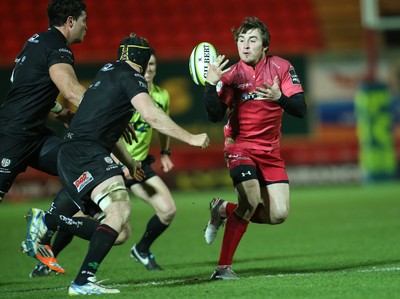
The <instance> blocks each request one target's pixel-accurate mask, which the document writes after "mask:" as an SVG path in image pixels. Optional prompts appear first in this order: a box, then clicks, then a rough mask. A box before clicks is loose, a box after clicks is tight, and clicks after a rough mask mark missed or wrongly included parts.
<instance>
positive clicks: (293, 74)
mask: <svg viewBox="0 0 400 299" xmlns="http://www.w3.org/2000/svg"><path fill="white" fill-rule="evenodd" d="M289 75H290V79H291V80H292V83H293V84H300V79H299V77H298V76H297V74H296V71H295V70H294V68H293V67H291V68H290V69H289Z"/></svg>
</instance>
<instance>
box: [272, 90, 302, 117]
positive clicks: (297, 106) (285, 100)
mask: <svg viewBox="0 0 400 299" xmlns="http://www.w3.org/2000/svg"><path fill="white" fill-rule="evenodd" d="M277 103H278V105H279V106H281V107H282V109H283V110H284V111H285V112H287V113H289V114H290V115H293V116H296V117H299V118H303V117H304V115H305V114H306V111H307V105H306V100H305V98H304V93H302V92H300V93H296V94H294V95H292V96H291V97H287V96H285V95H284V94H283V93H282V96H281V97H280V98H279V100H278V101H277Z"/></svg>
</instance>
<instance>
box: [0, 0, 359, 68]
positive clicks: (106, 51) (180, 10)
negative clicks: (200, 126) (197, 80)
mask: <svg viewBox="0 0 400 299" xmlns="http://www.w3.org/2000/svg"><path fill="white" fill-rule="evenodd" d="M86 2H87V6H88V32H87V36H86V39H85V42H84V44H82V45H76V46H73V47H74V53H75V56H76V62H77V63H97V62H103V61H108V60H109V59H114V58H115V49H116V46H117V45H118V43H119V41H120V40H121V39H122V37H124V36H125V35H127V34H129V33H130V32H135V33H137V34H138V35H140V36H144V37H146V38H148V40H149V42H150V43H151V45H152V46H154V47H155V48H156V49H157V51H158V53H159V58H160V59H163V60H165V59H166V60H175V59H187V58H188V57H189V55H190V52H191V50H192V48H193V47H194V45H196V44H197V43H199V42H201V41H209V42H212V43H213V44H215V46H216V47H217V48H218V50H219V51H220V52H221V53H225V54H227V55H235V54H236V49H235V47H233V45H234V44H233V37H232V34H231V32H230V29H231V27H232V26H235V27H238V26H239V25H240V23H241V21H242V20H243V18H244V17H245V16H253V15H254V16H257V17H259V18H260V19H261V20H263V21H264V22H266V23H267V24H268V26H269V28H270V31H271V35H272V41H273V44H272V48H271V51H272V52H274V53H281V54H282V53H284V54H297V55H298V54H304V53H309V52H315V51H319V50H321V49H322V48H323V46H324V43H323V42H324V40H325V38H324V32H322V31H321V29H323V28H324V27H320V26H319V24H320V23H321V20H324V19H326V18H325V17H323V16H322V17H320V16H319V13H328V14H329V13H330V10H329V8H328V9H323V8H322V9H320V8H319V6H321V5H323V3H324V2H329V1H315V3H314V2H313V1H311V0H288V1H266V0H248V1H241V0H231V1H228V2H226V1H221V0H210V1H206V2H204V1H200V0H191V1H184V0H166V1H158V0H147V1H143V2H141V3H140V5H139V4H138V3H137V2H136V1H126V0H125V1H117V2H116V1H112V0H100V1H93V0H88V1H86ZM339 2H343V3H347V2H346V1H339ZM349 2H350V3H353V5H351V4H346V7H352V6H354V7H353V8H352V9H351V11H353V12H356V11H357V7H358V1H354V0H353V1H349ZM320 3H321V4H320ZM46 5H47V1H44V0H40V1H31V0H19V1H17V2H16V1H13V0H3V1H1V2H0V13H1V15H2V16H3V18H2V21H1V26H0V34H1V36H2V37H3V38H2V40H3V42H2V43H1V45H0V47H1V48H0V49H1V50H0V52H1V56H0V65H3V66H6V65H10V64H11V63H12V61H13V59H14V57H15V56H16V55H17V53H18V51H19V50H20V48H21V47H22V45H23V44H24V43H25V41H26V39H27V38H29V37H30V36H31V35H32V34H33V32H35V31H42V30H45V29H46V28H47V16H46ZM328 6H329V5H328ZM330 6H332V7H334V6H338V5H337V2H335V4H332V5H330ZM332 11H334V10H332ZM327 33H328V34H330V32H327Z"/></svg>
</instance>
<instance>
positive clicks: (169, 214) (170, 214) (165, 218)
mask: <svg viewBox="0 0 400 299" xmlns="http://www.w3.org/2000/svg"><path fill="white" fill-rule="evenodd" d="M175 215H176V207H175V206H174V207H171V208H170V209H168V210H167V211H165V212H162V213H158V214H157V216H158V218H159V219H160V221H161V222H162V223H164V224H165V225H170V224H171V222H172V220H173V219H174V217H175Z"/></svg>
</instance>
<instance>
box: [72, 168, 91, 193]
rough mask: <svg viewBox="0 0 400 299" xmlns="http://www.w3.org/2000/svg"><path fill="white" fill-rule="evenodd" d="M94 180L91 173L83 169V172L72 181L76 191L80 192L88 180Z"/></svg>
mask: <svg viewBox="0 0 400 299" xmlns="http://www.w3.org/2000/svg"><path fill="white" fill-rule="evenodd" d="M93 180H94V178H93V176H92V174H91V173H90V172H89V171H85V172H84V173H82V174H81V176H80V177H79V178H78V179H77V180H75V181H74V185H75V187H76V190H77V191H78V192H81V191H82V189H83V188H85V186H86V185H87V184H89V183H90V182H92V181H93Z"/></svg>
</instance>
